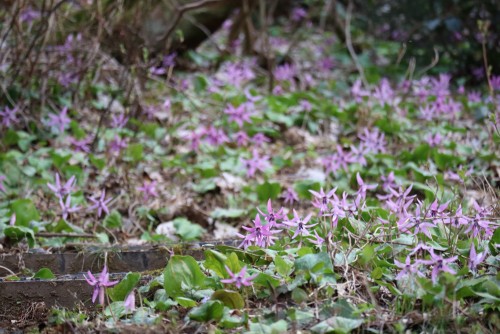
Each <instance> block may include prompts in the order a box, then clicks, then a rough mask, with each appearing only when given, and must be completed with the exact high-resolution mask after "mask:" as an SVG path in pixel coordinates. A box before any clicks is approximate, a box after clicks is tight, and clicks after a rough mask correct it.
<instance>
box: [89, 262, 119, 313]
mask: <svg viewBox="0 0 500 334" xmlns="http://www.w3.org/2000/svg"><path fill="white" fill-rule="evenodd" d="M88 275H89V277H87V276H85V275H83V277H84V278H85V280H86V281H87V283H88V284H89V285H91V286H93V287H94V293H93V294H92V303H95V301H96V299H97V296H99V304H101V305H104V293H105V290H106V288H107V287H110V286H113V285H115V284H117V283H118V281H110V280H109V273H108V268H107V267H106V266H104V268H103V269H102V272H101V274H100V275H99V278H97V279H96V278H95V276H94V275H92V273H91V272H90V271H88Z"/></svg>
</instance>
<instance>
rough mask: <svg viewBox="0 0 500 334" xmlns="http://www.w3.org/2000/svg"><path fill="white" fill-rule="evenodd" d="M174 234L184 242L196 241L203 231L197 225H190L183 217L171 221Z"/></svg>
mask: <svg viewBox="0 0 500 334" xmlns="http://www.w3.org/2000/svg"><path fill="white" fill-rule="evenodd" d="M173 223H174V227H175V233H176V234H177V235H178V236H180V237H181V238H182V240H185V241H191V240H196V239H198V238H199V237H201V235H202V234H203V233H204V232H205V229H204V228H203V227H201V226H200V225H198V224H193V223H191V222H190V221H189V220H188V219H186V218H184V217H178V218H175V219H174V220H173Z"/></svg>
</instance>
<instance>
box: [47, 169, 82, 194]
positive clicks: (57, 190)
mask: <svg viewBox="0 0 500 334" xmlns="http://www.w3.org/2000/svg"><path fill="white" fill-rule="evenodd" d="M75 181H76V178H75V176H74V175H73V176H72V177H70V178H69V180H68V181H67V182H66V183H65V184H64V185H61V179H60V177H59V173H56V184H55V185H53V184H50V183H47V187H48V188H49V189H50V190H52V191H53V192H54V194H55V195H56V196H57V197H59V198H60V199H62V198H63V197H64V196H65V195H68V194H69V193H70V192H71V191H72V190H73V186H74V183H75Z"/></svg>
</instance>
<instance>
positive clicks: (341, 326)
mask: <svg viewBox="0 0 500 334" xmlns="http://www.w3.org/2000/svg"><path fill="white" fill-rule="evenodd" d="M362 324H363V320H361V319H350V318H343V317H331V318H329V319H326V320H325V321H322V322H320V323H319V324H317V325H316V326H314V327H312V328H311V331H312V332H313V333H320V334H322V333H346V334H347V333H350V332H351V331H352V330H354V329H356V328H358V327H359V326H361V325H362Z"/></svg>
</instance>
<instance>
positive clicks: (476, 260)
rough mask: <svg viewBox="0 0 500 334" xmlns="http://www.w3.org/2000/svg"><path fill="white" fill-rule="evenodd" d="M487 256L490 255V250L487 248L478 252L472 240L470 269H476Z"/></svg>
mask: <svg viewBox="0 0 500 334" xmlns="http://www.w3.org/2000/svg"><path fill="white" fill-rule="evenodd" d="M486 256H488V252H487V251H486V250H485V251H484V252H481V253H479V254H477V253H476V249H475V248H474V242H471V244H470V252H469V264H468V267H469V269H470V271H476V268H477V266H478V265H480V264H481V262H483V261H484V259H486Z"/></svg>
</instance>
